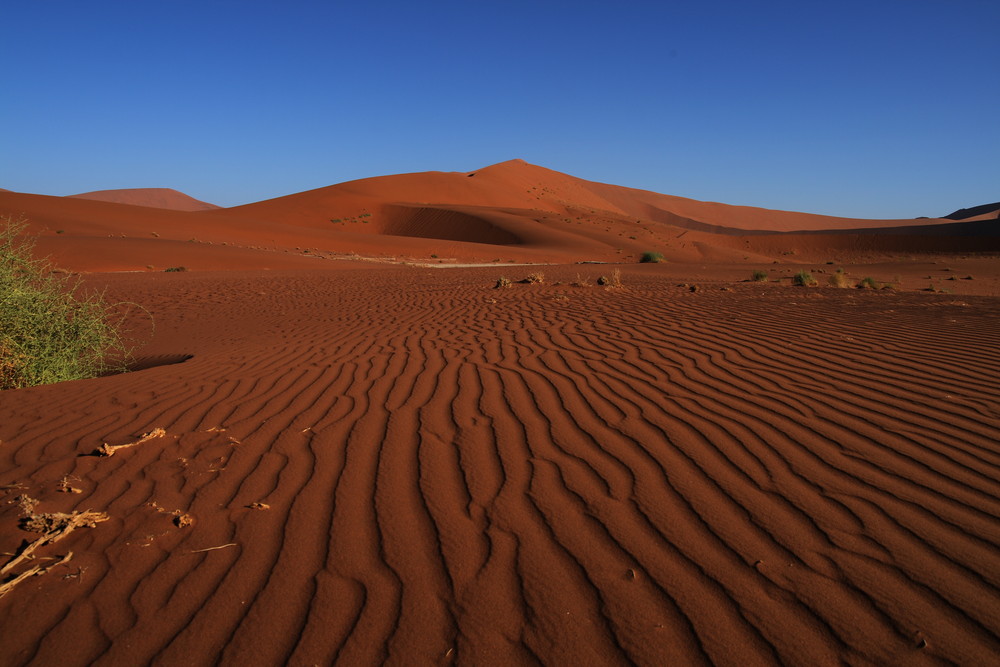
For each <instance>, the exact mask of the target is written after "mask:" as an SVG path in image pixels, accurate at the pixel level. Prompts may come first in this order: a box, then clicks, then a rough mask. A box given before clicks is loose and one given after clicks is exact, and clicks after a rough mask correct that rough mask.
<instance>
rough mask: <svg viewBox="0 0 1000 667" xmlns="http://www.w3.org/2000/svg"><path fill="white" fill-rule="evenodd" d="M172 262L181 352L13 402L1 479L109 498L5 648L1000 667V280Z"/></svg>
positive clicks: (142, 299)
mask: <svg viewBox="0 0 1000 667" xmlns="http://www.w3.org/2000/svg"><path fill="white" fill-rule="evenodd" d="M550 273H551V274H552V275H550V279H552V278H559V279H562V280H569V279H571V277H572V276H571V274H570V271H569V269H552V271H551V272H550ZM563 274H565V275H563ZM145 278H146V279H145V280H141V279H137V278H132V277H127V276H119V277H115V278H108V279H107V280H106V284H107V285H108V287H109V289H110V294H111V295H112V296H114V297H120V298H128V299H130V300H134V301H136V302H138V303H141V304H143V305H144V306H145V307H146V308H148V309H149V310H150V311H151V312H152V313H153V314H154V317H155V318H156V321H157V327H156V333H155V336H154V337H153V338H152V340H151V341H150V342H149V343H148V344H146V345H145V346H144V348H143V349H142V350H141V354H143V355H145V356H146V357H147V358H150V359H157V358H162V359H170V360H174V361H177V360H180V359H183V358H186V357H187V356H188V355H191V356H190V358H189V359H187V360H186V361H183V363H174V364H171V365H163V366H157V367H152V368H148V369H147V370H143V371H141V372H137V373H132V374H126V375H120V376H114V377H107V378H101V379H97V380H89V381H83V382H75V383H68V384H64V385H55V386H49V387H39V388H35V389H30V390H19V391H11V392H3V393H0V440H2V444H0V471H2V472H0V489H2V491H0V493H3V494H5V498H6V499H8V500H9V499H11V498H13V496H15V495H17V494H20V493H26V494H28V495H31V496H32V497H35V498H39V499H40V500H41V504H40V505H39V510H40V511H69V510H71V509H86V508H91V509H98V510H101V511H106V512H108V513H109V515H110V516H111V519H110V521H108V522H106V523H103V524H100V525H99V526H98V527H96V528H94V529H86V530H83V529H81V530H79V531H77V532H76V533H74V534H73V535H72V536H71V537H70V538H67V540H66V541H65V542H64V543H60V545H58V547H55V548H53V551H55V552H60V553H63V552H64V551H65V550H67V549H72V550H73V551H74V552H75V554H76V556H75V558H74V560H73V561H72V562H71V563H70V565H69V566H60V569H58V570H54V571H53V572H51V573H50V574H48V575H45V576H43V577H38V578H35V579H32V580H29V582H27V583H25V584H22V585H21V586H20V587H19V588H18V589H17V590H15V591H14V592H13V593H11V594H10V595H8V596H7V597H5V598H3V599H0V615H2V616H3V617H5V618H7V619H17V623H10V622H8V623H3V624H0V645H2V646H4V653H5V656H6V659H7V660H8V661H9V662H11V663H17V664H21V663H27V662H34V663H37V664H48V663H52V662H57V661H59V660H60V659H61V658H64V657H65V656H66V655H73V656H74V658H75V659H76V660H78V661H80V662H81V663H85V662H92V661H97V660H101V661H105V662H108V663H120V662H132V663H135V662H148V661H150V660H152V659H153V658H156V659H158V660H159V661H161V662H163V663H174V662H178V661H187V660H190V659H191V656H198V657H199V658H200V659H203V660H205V661H208V662H214V661H216V660H220V661H222V662H224V663H226V664H245V663H247V662H252V663H256V664H264V663H267V664H280V663H294V664H307V663H308V664H313V663H321V664H329V663H331V662H337V663H339V664H375V663H383V662H389V663H392V664H428V663H432V662H440V661H446V660H453V661H456V662H458V663H459V664H481V663H493V664H512V663H520V664H530V663H534V662H544V663H546V664H626V663H630V662H631V663H637V664H648V665H662V664H709V663H712V664H728V665H736V664H738V665H747V664H775V663H784V664H840V663H854V664H864V663H869V664H870V663H877V664H890V663H906V664H945V663H948V662H954V663H961V664H986V663H989V662H991V661H994V660H995V657H996V655H998V654H1000V617H998V615H997V613H996V611H997V609H998V608H1000V452H998V450H997V445H996V443H997V442H998V441H1000V380H998V378H997V374H996V368H997V366H998V364H1000V332H998V330H997V327H996V326H995V324H996V320H997V317H998V316H1000V311H998V308H997V304H996V301H995V300H991V299H973V300H971V301H970V300H969V299H966V300H965V301H963V302H958V301H955V299H954V297H949V296H944V295H920V294H884V293H870V292H855V291H847V290H837V291H819V290H817V291H796V292H794V301H795V304H794V305H793V306H791V307H790V306H789V294H790V293H789V291H788V289H783V288H780V287H776V286H756V285H739V286H736V288H735V289H734V290H733V291H729V292H722V291H711V292H702V293H698V294H692V293H690V292H688V291H686V290H681V289H679V288H676V287H674V286H673V283H672V282H671V281H667V280H665V279H663V278H658V277H657V276H656V275H653V274H646V273H639V272H636V273H635V274H634V275H633V274H627V275H626V282H627V285H628V288H627V289H625V290H617V291H616V290H602V289H596V288H594V289H589V290H588V289H578V290H574V289H572V288H566V287H557V286H554V285H542V286H532V287H519V288H517V289H513V290H501V291H494V290H489V289H487V285H489V284H490V283H491V281H492V280H493V279H494V278H495V272H494V271H473V270H455V271H449V272H434V271H422V270H413V269H411V270H405V269H391V270H385V271H380V272H370V271H368V272H357V273H353V272H344V273H341V274H338V275H337V277H336V279H334V278H333V277H332V276H330V275H321V274H309V273H287V274H276V275H273V276H265V275H261V274H240V273H230V274H226V275H222V274H179V275H175V276H166V275H164V276H159V277H157V279H156V280H150V279H148V277H145ZM560 295H565V296H566V297H568V298H566V299H556V298H555V297H556V296H560ZM968 303H972V304H973V305H974V307H968V305H966V304H968ZM889 313H891V316H889V315H888V314H889ZM155 427H163V428H164V429H166V433H167V435H166V436H165V437H163V438H160V439H155V440H152V441H150V442H148V443H145V444H143V445H141V446H138V447H135V448H133V449H128V450H122V451H121V452H119V453H116V455H115V456H114V457H111V458H98V457H93V456H88V455H87V454H88V453H89V452H91V451H92V450H93V449H94V448H96V447H98V446H99V445H101V444H102V443H104V442H108V443H112V444H119V443H126V442H130V441H133V440H134V439H135V437H136V436H138V435H140V434H142V433H144V432H148V431H150V430H152V429H153V428H155ZM67 476H68V477H67ZM64 477H67V478H68V479H69V480H70V481H71V482H72V484H73V485H74V486H75V487H78V488H79V489H80V490H81V491H82V493H80V494H78V495H74V494H61V493H58V492H57V490H56V487H57V483H58V482H59V480H60V479H63V478H64ZM11 485H20V486H14V487H12V486H11ZM253 503H265V504H266V505H268V506H269V508H268V509H252V508H251V505H252V504H253ZM174 511H178V512H185V513H189V514H190V515H191V516H193V517H194V524H193V525H191V526H188V527H186V528H178V527H176V526H175V525H174V524H172V523H171V519H172V518H173V514H172V512H174ZM16 523H17V511H16V508H15V507H14V506H13V505H10V504H6V503H4V504H2V505H0V551H5V552H10V551H13V550H14V549H15V548H16V547H17V545H18V543H19V542H20V540H21V539H22V538H23V536H24V535H25V533H23V532H20V531H18V530H17V528H16ZM77 568H78V569H77ZM64 575H79V576H70V577H69V578H64Z"/></svg>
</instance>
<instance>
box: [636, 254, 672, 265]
mask: <svg viewBox="0 0 1000 667" xmlns="http://www.w3.org/2000/svg"><path fill="white" fill-rule="evenodd" d="M664 261H666V260H664V259H663V254H662V253H658V252H644V253H642V257H640V258H639V262H640V263H642V264H659V263H660V262H664Z"/></svg>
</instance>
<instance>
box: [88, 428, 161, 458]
mask: <svg viewBox="0 0 1000 667" xmlns="http://www.w3.org/2000/svg"><path fill="white" fill-rule="evenodd" d="M166 434H167V432H166V431H165V430H163V429H162V428H154V429H153V430H152V431H150V432H149V433H144V434H143V436H142V437H141V438H139V439H138V440H136V441H135V442H128V443H126V444H124V445H109V444H108V443H104V444H103V445H101V446H100V447H98V448H97V454H99V455H101V456H112V455H113V454H114V453H115V452H117V451H118V450H119V449H126V448H127V447H135V446H136V445H141V444H142V443H144V442H148V441H149V440H153V439H154V438H162V437H163V436H165V435H166Z"/></svg>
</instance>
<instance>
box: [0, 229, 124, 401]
mask: <svg viewBox="0 0 1000 667" xmlns="http://www.w3.org/2000/svg"><path fill="white" fill-rule="evenodd" d="M25 230H26V225H25V223H23V222H21V221H14V220H12V219H11V218H9V217H8V218H2V219H0V389H15V388H20V387H31V386H35V385H40V384H49V383H52V382H61V381H64V380H78V379H83V378H89V377H95V376H96V375H99V374H100V373H102V372H104V371H105V370H107V369H108V367H107V365H106V363H105V360H106V359H107V358H108V356H109V355H113V354H116V353H117V354H118V355H119V356H121V355H122V354H123V353H124V345H123V342H122V338H121V336H120V334H119V332H118V329H117V327H115V326H112V325H111V324H110V323H109V321H108V316H109V306H108V304H106V303H105V301H104V298H103V295H101V294H88V295H85V294H82V293H81V290H80V284H79V282H78V281H74V280H72V279H69V278H67V277H65V276H63V275H60V274H57V273H54V272H53V270H52V267H51V265H50V264H49V263H48V262H47V261H43V260H37V259H34V257H33V255H32V250H33V247H34V244H33V243H32V242H31V241H30V240H27V239H26V238H24V236H23V235H24V232H25Z"/></svg>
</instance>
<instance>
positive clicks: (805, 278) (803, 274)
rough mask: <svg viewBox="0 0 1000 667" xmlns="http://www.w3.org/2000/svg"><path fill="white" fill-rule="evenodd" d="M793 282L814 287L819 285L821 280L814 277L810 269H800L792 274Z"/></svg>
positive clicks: (801, 285) (800, 285)
mask: <svg viewBox="0 0 1000 667" xmlns="http://www.w3.org/2000/svg"><path fill="white" fill-rule="evenodd" d="M792 284H793V285H797V286H799V287H812V286H814V285H818V284H819V281H817V280H816V279H815V278H813V275H812V274H811V273H809V272H808V271H799V272H798V273H796V274H795V275H794V276H792Z"/></svg>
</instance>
